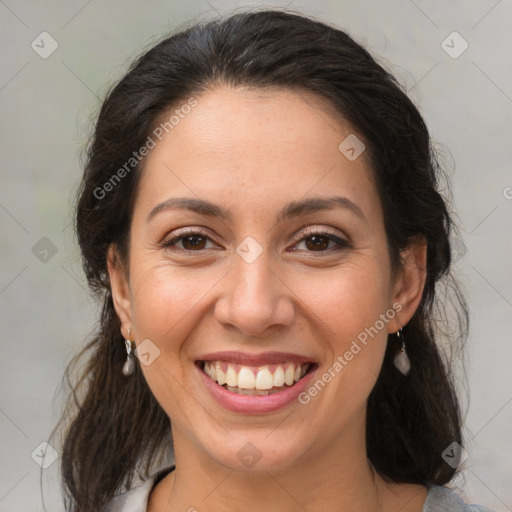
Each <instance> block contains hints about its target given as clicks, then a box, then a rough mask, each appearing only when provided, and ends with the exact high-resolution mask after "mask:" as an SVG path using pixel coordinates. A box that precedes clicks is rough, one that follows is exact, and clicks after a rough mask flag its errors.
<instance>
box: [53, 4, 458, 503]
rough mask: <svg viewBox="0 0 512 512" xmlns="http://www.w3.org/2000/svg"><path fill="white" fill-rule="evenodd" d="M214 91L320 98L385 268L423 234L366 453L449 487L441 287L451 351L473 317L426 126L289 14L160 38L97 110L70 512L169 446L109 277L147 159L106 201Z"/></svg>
mask: <svg viewBox="0 0 512 512" xmlns="http://www.w3.org/2000/svg"><path fill="white" fill-rule="evenodd" d="M221 83H222V84H227V85H230V86H234V87H236V86H241V85H242V86H251V87H285V88H289V89H294V90H298V91H309V92H313V93H316V94H317V95H319V96H321V97H323V98H324V99H326V100H328V104H330V105H331V107H332V111H333V113H336V114H338V115H340V116H342V117H343V119H345V120H346V121H348V122H349V123H350V125H351V126H352V127H353V129H354V130H355V132H356V133H358V134H360V135H361V137H362V138H363V140H364V141H365V144H366V150H367V155H368V156H369V158H370V163H371V168H372V172H373V176H374V177H375V181H376V184H377V186H378V191H379V195H380V199H381V201H382V207H383V211H384V220H385V228H386V233H387V239H388V246H389V253H390V256H391V262H392V268H393V270H394V271H397V270H399V269H400V265H401V260H400V251H401V250H403V249H405V248H406V247H407V246H408V244H410V243H411V241H412V240H413V239H414V238H415V237H417V236H423V237H424V238H425V239H426V241H427V278H426V284H425V289H424V293H423V296H422V299H421V303H420V304H419V307H418V309H417V311H416V312H415V314H414V316H413V317H412V319H411V321H410V322H409V323H408V324H407V325H406V326H405V327H404V330H403V333H404V337H405V339H406V342H407V351H408V355H409V358H410V361H411V370H410V373H409V374H408V375H407V376H404V375H402V374H401V373H399V372H398V371H397V370H396V368H395V367H394V366H393V356H394V354H395V353H396V351H397V348H398V346H399V344H398V341H397V337H396V335H390V336H389V337H388V344H387V349H386V354H385V359H384V364H383V367H382V371H381V373H380V375H379V377H378V380H377V383H376V385H375V387H374V389H373V390H372V392H371V394H370V396H369V400H368V411H367V434H366V438H367V455H368V458H369V460H370V461H371V463H372V464H373V466H374V467H375V469H376V470H377V471H378V472H379V473H380V474H381V475H382V477H383V478H385V479H387V480H388V481H395V482H409V483H418V484H432V483H435V484H439V485H441V484H444V483H446V482H448V481H449V480H450V479H452V477H453V476H454V475H455V473H456V469H454V468H452V467H451V466H450V465H449V464H447V463H446V462H445V461H444V460H443V458H442V457H441V454H442V452H443V450H444V449H445V448H447V447H448V445H450V444H451V443H452V442H454V441H455V442H457V443H459V444H461V445H462V444H463V443H462V439H461V437H462V436H461V419H460V408H459V403H458V399H457V395H456V392H455V389H454V384H453V378H452V370H451V366H450V364H449V360H448V358H444V357H443V354H444V351H442V350H440V347H439V344H440V343H439V340H440V336H441V335H442V334H444V335H446V334H447V331H446V325H448V323H449V322H448V319H447V318H443V316H442V312H443V311H444V307H445V303H444V302H441V299H442V300H443V301H446V300H448V299H447V297H448V296H447V295H446V294H443V296H442V297H440V296H439V294H440V290H441V289H443V290H444V289H448V288H449V289H451V290H452V291H455V294H454V295H453V300H452V303H453V304H454V305H455V307H454V308H453V311H455V313H456V329H455V331H453V332H448V338H449V340H450V342H451V343H452V344H453V346H456V343H457V342H460V341H461V340H464V339H465V338H466V335H467V318H468V314H467V307H466V304H465V302H464V299H463V297H462V295H461V294H460V292H459V289H458V287H457V285H456V281H454V280H453V279H452V276H451V272H450V265H451V246H450V235H451V233H452V231H453V226H454V224H453V220H452V216H451V214H450V213H449V211H448V207H447V204H448V199H447V198H443V197H442V196H441V195H440V192H439V188H440V183H439V180H440V179H441V178H442V179H446V175H445V173H444V171H443V170H442V169H441V168H440V165H439V164H438V158H437V157H436V154H435V152H434V151H433V148H432V144H431V141H430V136H429V133H428V130H427V128H426V126H425V123H424V121H423V119H422V117H421V115H420V113H419V112H418V109H417V108H416V107H415V106H414V104H413V103H412V102H411V100H410V99H409V98H408V96H407V94H406V93H405V92H404V90H403V88H402V87H401V86H400V85H399V83H398V82H397V81H396V79H395V78H394V77H393V76H392V75H391V74H390V73H389V72H388V71H386V70H385V69H384V68H383V67H382V66H381V65H379V64H378V63H377V62H376V61H375V60H374V58H372V56H371V55H370V54H369V53H368V52H367V51H366V50H365V49H364V48H363V47H362V46H361V45H359V44H358V43H356V42H355V41H354V40H353V39H352V38H351V37H349V36H348V35H347V34H346V33H345V32H343V31H342V30H340V29H338V28H336V27H333V26H329V25H327V24H325V23H322V22H319V21H316V20H314V19H312V18H309V17H306V16H304V15H301V14H297V13H294V12H291V11H281V10H251V11H245V12H241V13H237V14H234V15H231V16H228V17H222V18H220V19H217V20H214V21H209V22H201V23H197V24H195V25H193V26H191V27H189V28H186V29H184V30H182V31H180V32H178V33H176V34H174V35H172V36H171V37H168V38H166V39H164V40H162V41H161V42H160V43H158V44H157V45H156V46H154V47H153V48H151V49H150V50H149V51H147V52H146V53H144V54H143V55H142V56H141V57H139V58H138V59H137V60H136V61H135V62H134V63H133V65H132V67H131V68H130V70H129V72H128V73H127V74H126V75H125V76H124V77H123V78H122V79H121V80H120V81H119V82H118V83H117V84H116V85H115V86H114V87H113V88H112V89H111V90H110V92H109V93H108V94H107V97H106V99H105V101H104V102H103V105H102V107H101V111H100V113H99V116H98V120H97V123H96V126H95V130H94V133H93V136H92V139H91V141H90V143H89V146H88V152H87V162H86V165H85V170H84V174H83V180H82V183H81V188H80V191H79V195H78V204H77V209H76V230H77V234H78V242H79V245H80V249H81V252H82V258H83V267H84V269H85V274H86V276H87V280H88V283H89V285H90V288H91V289H92V290H93V291H94V292H95V294H96V296H97V298H98V299H99V300H100V301H101V303H102V311H101V318H100V322H99V326H98V328H97V331H96V332H95V334H94V336H93V338H92V340H91V341H90V342H89V343H88V344H87V346H86V347H85V348H83V350H82V351H81V352H80V353H79V354H77V355H76V356H75V358H74V359H73V360H72V361H71V363H70V364H69V365H68V367H67V370H66V378H67V380H68V383H69V382H70V376H72V370H74V367H75V365H76V364H77V362H78V360H79V359H81V357H82V356H84V355H85V354H87V353H89V356H88V358H87V362H86V365H85V366H84V367H83V368H82V369H81V372H80V374H79V378H77V380H76V382H75V383H74V384H73V385H72V392H71V393H70V395H69V398H68V402H67V408H66V410H65V412H64V413H63V416H62V419H61V422H59V423H62V424H65V426H66V430H65V432H64V435H63V444H62V450H61V461H60V462H61V472H62V482H63V486H64V491H65V494H66V500H67V501H66V507H67V510H69V511H73V512H75V511H76V512H86V511H87V512H90V511H91V510H99V509H100V508H101V506H102V505H103V504H104V503H106V502H107V501H108V500H109V499H111V498H112V497H113V495H114V494H115V493H116V492H119V491H120V490H121V489H123V490H124V489H127V488H129V487H130V486H131V484H132V482H133V478H134V477H135V476H136V474H137V473H138V474H139V476H141V477H142V478H146V477H147V476H148V475H149V474H150V473H149V471H150V468H151V467H152V466H153V465H155V464H158V463H159V462H158V461H159V460H161V457H162V455H163V454H165V453H169V450H172V439H171V437H170V422H169V418H168V417H167V415H166V413H165V412H164V410H163V409H162V408H161V406H160V405H159V403H158V402H157V401H156V399H155V398H154V396H153V394H152V393H151V391H150V389H149V387H148V385H147V383H146V381H145V379H144V377H143V374H142V372H141V370H140V367H139V366H138V365H137V366H136V369H135V373H134V374H133V375H132V376H131V377H130V378H128V379H127V378H125V377H124V376H123V374H122V371H121V370H122V367H123V364H124V362H125V359H126V351H125V345H124V343H123V337H122V336H121V333H120V322H119V319H118V317H117V315H116V313H115V311H114V307H113V303H112V295H111V290H110V283H109V277H108V272H107V250H108V248H109V246H110V245H111V244H116V245H117V246H118V248H119V250H120V254H121V257H122V258H126V254H127V244H128V242H129V241H128V232H129V226H130V221H131V212H132V210H133V205H134V198H135V193H136V190H137V181H138V178H139V176H140V173H141V172H142V170H143V163H144V160H141V162H140V163H138V164H137V165H135V166H134V167H133V170H131V172H127V173H126V175H125V176H123V179H122V180H119V182H118V183H117V182H116V184H115V186H112V187H111V188H110V189H109V191H107V192H105V188H104V184H105V183H106V182H107V181H108V180H109V179H110V178H111V177H112V176H113V175H114V174H115V173H116V172H117V171H118V169H120V168H122V167H123V165H125V164H126V162H127V161H128V160H129V159H130V158H131V156H132V155H133V152H134V151H137V150H138V148H140V147H142V146H143V145H144V144H145V143H146V141H147V137H148V135H149V134H150V133H151V131H152V130H153V129H154V128H155V126H156V124H157V122H158V120H159V119H160V118H161V116H162V114H165V113H166V112H169V111H170V109H171V108H173V107H177V106H179V105H180V104H183V103H185V102H186V101H187V100H188V99H189V98H190V97H191V96H193V95H200V94H201V92H203V91H205V90H207V89H209V88H212V87H214V86H215V85H216V84H221ZM98 190H103V192H105V193H103V192H101V193H99V192H98ZM443 283H444V288H440V287H441V285H442V284H443ZM449 283H451V284H449ZM448 284H449V285H448ZM72 409H74V410H73V411H72ZM55 431H56V429H55Z"/></svg>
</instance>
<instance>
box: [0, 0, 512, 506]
mask: <svg viewBox="0 0 512 512" xmlns="http://www.w3.org/2000/svg"><path fill="white" fill-rule="evenodd" d="M249 5H253V6H254V5H259V6H261V5H269V6H270V5H274V6H280V7H285V6H287V5H288V6H289V7H290V8H293V9H299V10H303V11H304V12H306V13H310V14H312V15H314V16H318V17H319V18H321V19H325V20H328V21H330V22H333V23H335V24H337V25H339V26H340V27H342V28H344V29H346V30H348V31H349V33H350V34H351V35H353V36H354V37H355V38H356V39H357V40H358V41H359V42H361V43H363V44H364V45H366V46H367V47H368V49H369V50H370V51H371V52H373V53H374V54H375V55H376V56H377V57H379V58H380V60H381V62H383V63H384V64H385V65H387V66H391V69H392V70H393V71H394V72H395V73H396V74H397V75H398V77H399V79H400V81H401V82H402V83H404V84H406V86H407V88H408V90H409V93H410V95H411V96H412V98H413V100H414V101H415V102H416V103H417V105H418V106H419V107H420V109H421V111H422V113H423V114H424V117H425V119H426V121H427V124H428V125H429V128H430V130H431V133H432V136H433V138H434V139H435V140H436V141H437V142H438V143H440V144H442V145H443V146H445V147H446V148H447V149H446V150H445V154H446V161H447V165H448V166H449V168H451V169H452V170H453V175H452V181H453V193H454V199H455V205H456V208H457V210H458V214H459V221H460V224H461V227H462V236H463V244H464V245H462V244H461V243H459V244H458V247H459V253H460V260H459V261H458V263H457V272H458V274H459V276H460V278H461V280H462V282H463V284H464V287H465V289H466V292H467V294H468V300H469V305H470V309H471V334H470V338H469V342H468V347H467V355H468V358H469V361H470V362H469V364H468V366H467V371H468V376H469V390H470V394H469V396H470V400H467V399H465V398H463V399H464V403H465V407H466V408H467V411H468V412H467V418H466V420H467V423H466V434H467V437H468V440H469V441H470V444H469V448H468V451H469V458H468V459H467V461H466V463H465V466H466V468H467V469H466V470H465V471H464V474H463V477H464V478H459V479H457V480H456V481H455V482H454V485H455V486H456V487H457V488H458V489H459V492H461V493H462V494H463V496H464V498H465V499H466V500H467V501H469V502H477V503H481V504H484V505H487V506H489V507H492V508H494V509H495V510H497V511H505V510H512V488H511V486H510V482H512V463H511V455H512V449H511V431H512V429H511V425H512V421H511V420H512V403H511V401H512V379H511V377H510V363H511V361H512V357H511V343H510V341H511V337H510V331H511V328H512V321H511V319H512V315H511V313H512V271H511V263H510V262H511V258H510V254H511V253H512V244H511V238H512V237H511V234H512V230H511V228H510V226H511V224H512V188H510V187H512V173H511V172H510V162H511V161H512V141H511V134H512V130H511V128H512V126H511V124H512V116H511V113H512V87H511V78H512V68H511V62H512V59H511V58H510V56H511V55H512V52H511V46H512V45H511V36H510V32H511V29H512V26H511V21H512V20H511V15H512V2H511V1H510V0H508V1H506V0H501V1H496V0H474V1H462V0H460V1H451V2H446V1H444V0H437V1H422V0H414V1H412V0H393V1H388V2H382V1H378V0H375V1H362V2H357V1H338V2H335V1H334V0H321V1H317V2H315V3H308V2H304V1H294V2H291V3H288V2H279V1H276V2H272V3H269V4H259V3H252V4H247V3H241V2H240V3H239V2H235V1H226V2H220V1H216V0H211V2H210V3H208V2H206V0H190V1H189V2H187V3H186V4H185V3H184V2H170V1H162V0H150V1H146V2H135V1H133V0H132V1H124V2H122V1H119V0H118V1H110V2H108V3H107V2H100V1H98V0H90V1H84V0H81V1H68V2H65V3H64V2H55V1H46V2H36V1H24V2H23V1H16V0H0V20H1V21H0V26H1V31H0V41H1V45H2V61H1V69H0V109H1V126H2V137H1V139H0V144H1V147H2V149H1V155H2V162H1V168H0V169H1V170H0V173H1V181H0V183H1V186H0V223H1V228H2V229H1V237H0V257H1V265H0V311H1V314H0V322H1V324H0V332H1V333H2V353H1V378H2V386H1V398H0V428H1V435H2V444H1V448H0V457H1V465H0V468H1V469H0V510H1V511H9V512H21V511H31V512H34V511H38V510H43V507H42V500H41V492H40V487H39V486H40V476H41V473H43V474H44V480H45V481H48V482H49V483H48V485H45V487H44V491H45V492H44V495H45V504H46V507H47V509H48V510H51V511H53V510H61V506H59V503H60V498H59V495H58V484H57V483H56V482H57V476H58V474H57V467H58V464H57V462H58V461H56V462H55V463H54V464H52V465H51V466H50V467H49V468H48V469H44V470H41V468H40V467H39V465H37V464H36V462H35V461H34V460H33V458H32V457H31V454H32V453H33V452H34V450H36V448H37V447H38V446H39V445H40V443H41V442H44V441H45V440H47V439H48V435H49V433H50V431H51V429H52V427H53V426H54V424H55V422H56V421H57V418H58V416H59V412H60V408H61V401H62V396H61V395H59V394H56V390H57V388H58V386H59V384H60V382H61V379H62V375H63V371H64V366H65V364H66V362H67V361H68V360H69V359H70V357H71V356H72V355H73V354H74V353H75V352H76V351H77V349H78V347H79V346H81V345H82V344H83V343H84V340H85V339H86V337H87V335H88V334H89V332H90V331H91V330H92V328H93V327H94V323H95V319H96V306H95V305H94V304H93V303H92V301H91V299H90V297H89V294H88V292H87V290H86V288H85V284H84V278H83V275H82V272H81V268H80V263H79V258H78V252H77V249H76V246H75V242H74V238H73V229H72V226H71V225H70V222H71V215H72V201H73V197H74V194H75V191H76V188H77V184H78V180H79V177H80V160H79V151H80V149H81V148H82V147H83V145H84V142H85V140H86V137H87V136H88V133H89V130H90V128H91V121H92V120H93V119H94V115H95V114H96V113H97V112H98V109H99V105H100V99H101V98H102V97H103V95H104V93H105V91H106V89H107V87H108V86H109V85H110V84H111V83H112V81H114V80H116V79H118V78H120V77H121V75H122V74H123V72H124V71H125V70H126V66H127V65H128V63H129V62H130V60H131V58H132V57H133V56H134V54H138V53H140V52H141V51H142V50H143V49H144V48H147V47H149V46H150V45H151V44H152V43H153V42H154V41H155V40H156V39H158V38H159V37H160V36H161V35H163V34H164V33H167V32H169V31H171V30H174V29H175V28H176V27H178V26H180V25H182V24H183V23H185V22H186V23H188V22H191V21H194V20H199V19H204V18H210V17H212V16H215V15H216V14H217V12H220V13H225V12H227V11H229V10H232V9H233V8H236V7H244V6H249ZM44 31H46V32H48V33H49V34H50V35H51V36H52V37H53V38H54V39H55V40H56V42H57V44H58V48H57V50H56V51H55V52H54V53H52V54H51V55H50V56H48V57H47V58H42V57H41V56H40V55H39V54H38V53H36V51H34V50H33V49H32V47H31V43H32V42H33V41H35V42H36V43H38V41H39V45H40V46H42V44H41V43H40V40H41V37H38V36H39V35H40V34H41V33H42V32H44ZM454 31H457V32H458V33H459V34H461V36H462V37H463V38H464V40H465V41H467V43H468V44H469V47H468V49H467V50H466V51H465V52H464V53H462V54H461V55H460V56H458V58H453V56H450V55H448V54H447V53H446V51H445V50H444V49H443V46H442V42H443V41H444V40H445V39H446V38H447V36H449V35H450V34H451V33H452V32H454ZM44 37H46V38H47V36H44ZM461 44H463V41H461V40H457V39H453V36H452V37H451V38H448V39H447V42H446V43H445V44H444V48H445V49H446V45H449V46H452V47H453V48H452V49H451V50H450V51H451V52H452V53H453V52H459V51H460V50H461V49H462V46H461ZM44 46H45V48H44V51H48V49H49V48H50V42H49V39H45V45H44ZM39 51H40V52H42V51H43V48H40V49H39ZM448 149H449V151H448ZM43 237H47V238H48V239H49V240H50V241H51V243H50V242H48V240H43V241H41V239H42V238H43ZM36 244H38V245H36ZM34 246H35V249H34ZM55 249H56V250H57V252H56V253H55V254H53V253H52V250H53V252H54V251H55ZM44 250H47V251H48V252H47V253H44ZM37 453H41V451H40V449H39V451H37V450H36V454H35V455H34V458H35V459H36V460H38V457H37ZM39 459H40V458H39ZM52 482H53V485H52Z"/></svg>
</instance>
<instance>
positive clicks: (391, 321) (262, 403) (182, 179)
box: [110, 87, 424, 470]
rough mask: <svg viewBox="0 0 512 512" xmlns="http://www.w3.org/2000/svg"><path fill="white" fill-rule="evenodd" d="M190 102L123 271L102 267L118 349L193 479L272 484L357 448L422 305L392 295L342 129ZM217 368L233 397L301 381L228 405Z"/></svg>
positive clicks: (158, 164)
mask: <svg viewBox="0 0 512 512" xmlns="http://www.w3.org/2000/svg"><path fill="white" fill-rule="evenodd" d="M195 99H196V101H197V105H196V106H195V107H194V108H192V109H190V112H189V113H188V114H186V115H182V116H181V117H180V118H179V122H178V123H176V124H175V125H174V127H173V129H172V130H169V133H168V134H167V135H165V136H164V137H162V140H161V141H159V140H158V139H156V138H155V137H153V138H154V139H155V141H156V146H155V147H154V148H153V149H152V150H151V152H150V154H149V156H148V158H147V161H146V167H145V169H144V171H143V174H142V177H141V181H140V184H139V189H138V195H137V199H136V203H135V207H134V213H133V220H132V225H131V232H130V237H131V239H130V240H131V241H130V249H129V261H130V263H129V270H128V271H127V272H126V275H125V273H124V272H123V270H122V269H120V268H119V267H115V266H114V265H113V264H112V263H111V265H110V272H111V277H112V284H113V291H114V297H115V305H116V309H117V312H118V314H119V316H120V319H121V321H122V325H123V329H122V331H123V334H124V335H125V336H126V331H127V329H128V328H131V336H130V337H131V338H132V339H135V340H136V343H137V345H138V347H139V349H138V354H137V355H138V357H139V362H138V364H140V366H141V369H142V371H143V373H144V376H145V378H146V380H147V382H148V384H149V386H150V388H151V391H152V392H153V394H154V395H155V397H156V399H157V400H158V401H159V403H160V404H161V406H162V407H163V409H164V410H165V412H166V413H167V414H168V416H169V418H170V420H171V424H172V428H173V435H174V437H175V443H176V442H177V438H180V439H183V440H185V439H186V440H187V441H186V442H187V443H189V444H190V446H191V447H193V449H195V450H196V455H197V456H198V457H199V458H201V459H203V461H204V462H205V463H209V462H211V461H214V462H216V463H218V464H221V465H223V466H226V467H230V468H233V469H236V470H244V469H246V470H250V469H251V468H252V464H253V463H251V462H249V461H250V460H257V465H256V468H257V469H260V470H271V469H278V468H286V467H287V466H288V465H293V464H296V463H297V462H298V461H299V459H301V461H304V460H308V458H311V457H315V456H318V454H322V456H323V457H329V454H331V453H332V454H333V455H332V456H333V457H334V455H336V453H337V454H338V455H339V453H340V452H339V451H337V447H338V448H339V449H344V450H345V453H349V452H350V450H352V449H360V448H361V446H362V444H364V424H365V410H366V400H367V397H368V395H369V393H370V391H371V390H372V388H373V386H374V384H375V381H376V379H377V376H378V374H379V371H380V368H381V364H382V360H383V355H384V351H385V347H386V340H387V335H388V333H389V332H395V331H396V330H397V328H398V324H397V322H396V317H398V319H399V321H400V323H401V324H402V325H404V324H405V323H407V321H408V320H409V318H410V316H411V315H412V314H413V312H414V309H415V308H416V306H417V304H418V301H419V298H420V295H421V288H422V287H421V286H419V285H418V283H419V281H418V279H419V278H418V279H416V278H417V275H419V274H417V275H416V274H414V273H413V272H412V273H411V276H412V277H407V275H405V274H404V275H402V274H401V275H400V276H399V278H398V279H396V280H394V279H392V274H391V267H390V259H389V255H388V251H387V244H386V235H385V230H384V222H383V213H382V210H381V204H380V201H379V197H378V194H377V190H376V188H375V185H374V183H373V182H372V179H371V174H370V170H369V167H368V162H367V159H366V156H367V155H366V153H365V152H364V151H363V152H362V153H361V154H360V156H359V157H357V158H354V157H355V156H357V153H358V152H360V151H361V149H362V146H357V145H354V144H355V143H357V140H356V139H354V134H353V131H352V130H351V128H350V126H349V125H347V124H342V123H341V121H340V120H339V119H336V118H334V117H332V116H331V114H329V112H328V106H327V105H326V103H325V102H324V101H323V100H322V99H321V98H319V97H317V96H315V95H312V94H299V93H296V92H292V91H289V90H283V89H268V90H265V91H263V90H259V91H255V90H242V89H231V88H227V87H218V88H216V89H214V90H211V91H209V92H207V93H203V94H202V95H198V96H195ZM184 103H185V102H184ZM176 108H179V107H176ZM186 110H187V111H188V109H186ZM171 115H172V113H170V114H169V115H167V116H164V120H168V118H169V117H170V116H171ZM168 126H169V125H168ZM168 129H169V128H168ZM164 133H165V132H164ZM347 137H350V138H349V139H347ZM344 141H345V142H344ZM354 141H355V142H354ZM342 143H343V144H342ZM340 144H341V149H340ZM351 148H354V150H353V151H352V149H351ZM177 198H180V199H183V201H182V202H181V207H179V206H180V205H179V204H176V203H175V202H173V200H176V199H177ZM334 198H337V199H334ZM185 199H186V200H187V201H190V202H191V203H192V202H193V204H192V206H194V205H195V206H196V208H187V207H186V202H185V201H184V200H185ZM329 201H330V202H329ZM202 202H205V203H206V202H207V203H208V204H209V206H205V205H204V204H203V203H202ZM220 212H222V215H221V214H220ZM310 230H312V232H311V231H310ZM190 232H192V233H194V234H193V235H190ZM415 254H416V253H415ZM421 255H423V256H424V253H422V254H419V253H418V255H417V258H420V256H421ZM415 257H416V256H415ZM420 259H421V258H420ZM414 276H416V277H414ZM420 281H421V279H420ZM418 289H419V291H418ZM393 305H394V306H393ZM141 344H142V345H141ZM220 351H229V352H231V353H232V354H227V355H226V354H224V355H217V356H215V355H212V356H211V358H212V360H214V361H215V360H220V361H222V363H220V368H221V369H222V373H223V374H224V378H228V376H227V375H226V374H227V373H228V372H229V375H230V376H229V380H230V382H231V384H233V386H232V387H235V386H237V385H240V387H244V388H245V387H249V388H250V387H251V386H254V385H256V383H259V387H267V388H268V386H269V385H271V386H274V385H275V384H277V385H281V384H282V378H283V377H282V374H284V377H285V378H286V377H287V375H286V374H287V372H288V378H290V375H291V373H295V372H298V373H300V374H301V375H302V373H303V370H302V369H303V368H306V369H307V368H308V366H304V365H302V366H301V367H300V369H299V370H297V367H296V366H293V367H292V366H291V364H288V363H293V362H296V363H298V362H300V361H301V360H302V361H303V362H310V363H314V365H311V366H310V368H313V371H312V372H311V371H309V372H308V373H306V375H305V376H304V377H303V379H302V380H300V381H299V382H298V383H297V384H295V385H294V386H292V387H290V388H288V391H281V392H279V393H273V394H270V395H266V396H245V395H240V394H238V393H236V392H233V391H228V390H226V389H224V388H221V386H220V385H219V384H217V383H214V381H213V380H212V379H211V377H209V376H206V374H205V373H204V371H203V369H202V361H204V360H205V359H207V358H210V355H211V354H213V353H215V352H220ZM275 352H280V353H283V352H284V353H288V355H284V356H282V355H279V354H277V355H276V354H272V353H275ZM244 356H246V357H247V356H262V357H261V359H260V360H259V361H258V360H255V359H253V360H250V359H243V357H244ZM295 356H297V358H296V357H295ZM299 358H301V359H299ZM244 363H245V364H244ZM265 363H267V365H268V368H264V367H265V366H266V364H265ZM277 363H282V364H280V365H278V364H277ZM228 364H230V365H232V370H228ZM212 366H216V363H212ZM262 367H263V368H262ZM238 370H240V372H239V373H237V372H238ZM304 371H305V370H304ZM251 375H252V376H251ZM301 375H299V378H300V376H301ZM217 377H219V374H217ZM292 377H294V375H293V376H292ZM329 377H330V378H329ZM219 378H220V380H221V382H222V377H219ZM232 379H235V380H232ZM238 379H239V380H238ZM269 379H270V381H269ZM274 379H275V380H274ZM269 382H270V384H269ZM319 382H320V383H319ZM234 383H236V384H234ZM315 383H316V386H315ZM299 391H300V394H299ZM183 442H185V441H183ZM249 443H250V444H249ZM177 449H179V448H177ZM251 457H252V459H251ZM258 459H259V460H258Z"/></svg>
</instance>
